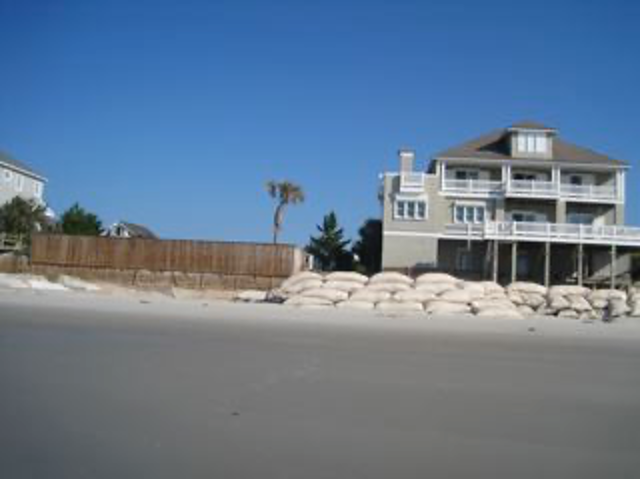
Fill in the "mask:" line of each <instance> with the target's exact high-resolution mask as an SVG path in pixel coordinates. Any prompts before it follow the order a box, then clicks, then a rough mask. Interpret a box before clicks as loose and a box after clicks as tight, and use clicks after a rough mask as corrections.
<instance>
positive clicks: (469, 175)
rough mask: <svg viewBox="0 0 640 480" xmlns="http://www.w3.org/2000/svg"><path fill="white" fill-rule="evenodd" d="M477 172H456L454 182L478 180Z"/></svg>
mask: <svg viewBox="0 0 640 480" xmlns="http://www.w3.org/2000/svg"><path fill="white" fill-rule="evenodd" d="M479 176H480V175H479V172H478V171H477V170H456V180H478V178H479Z"/></svg>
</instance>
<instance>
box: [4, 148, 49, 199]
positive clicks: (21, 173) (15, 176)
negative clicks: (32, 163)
mask: <svg viewBox="0 0 640 480" xmlns="http://www.w3.org/2000/svg"><path fill="white" fill-rule="evenodd" d="M46 182H47V179H46V178H45V177H43V176H42V175H40V174H39V173H37V172H35V171H34V170H33V169H32V168H31V167H29V166H28V165H26V164H25V163H23V162H21V161H20V160H16V159H15V158H13V157H12V156H10V155H8V154H7V153H4V152H1V151H0V205H3V204H5V203H7V202H9V201H11V200H12V199H13V198H14V197H22V198H24V199H25V200H31V199H33V200H35V201H37V202H38V203H41V204H44V201H43V197H44V185H45V183H46Z"/></svg>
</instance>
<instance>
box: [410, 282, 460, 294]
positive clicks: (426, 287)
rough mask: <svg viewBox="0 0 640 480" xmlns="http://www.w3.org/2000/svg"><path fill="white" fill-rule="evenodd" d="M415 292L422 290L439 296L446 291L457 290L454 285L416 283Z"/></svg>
mask: <svg viewBox="0 0 640 480" xmlns="http://www.w3.org/2000/svg"><path fill="white" fill-rule="evenodd" d="M415 289H416V290H422V291H425V292H432V293H434V294H435V295H440V294H441V293H443V292H446V291H448V290H457V289H458V287H456V284H455V283H450V282H448V283H416V286H415Z"/></svg>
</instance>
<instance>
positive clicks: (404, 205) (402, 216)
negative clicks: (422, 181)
mask: <svg viewBox="0 0 640 480" xmlns="http://www.w3.org/2000/svg"><path fill="white" fill-rule="evenodd" d="M394 218H396V219H398V220H424V219H426V218H427V202H426V201H425V200H424V199H420V200H416V199H406V198H405V199H397V200H396V201H395V208H394Z"/></svg>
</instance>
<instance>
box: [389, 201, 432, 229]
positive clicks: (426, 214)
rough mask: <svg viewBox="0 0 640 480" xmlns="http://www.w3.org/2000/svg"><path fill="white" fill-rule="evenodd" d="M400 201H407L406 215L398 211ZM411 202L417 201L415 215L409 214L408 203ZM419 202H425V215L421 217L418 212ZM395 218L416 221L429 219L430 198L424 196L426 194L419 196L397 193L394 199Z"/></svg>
mask: <svg viewBox="0 0 640 480" xmlns="http://www.w3.org/2000/svg"><path fill="white" fill-rule="evenodd" d="M399 202H404V203H405V210H404V215H400V212H399V211H398V206H399ZM410 202H412V203H415V207H414V215H413V216H409V207H408V203H410ZM418 203H423V204H424V217H421V216H419V215H418V214H417V213H418ZM393 219H394V220H408V221H414V222H422V221H424V220H428V219H429V199H428V197H427V196H424V195H421V196H418V197H415V196H402V195H397V196H396V197H395V198H394V199H393Z"/></svg>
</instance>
